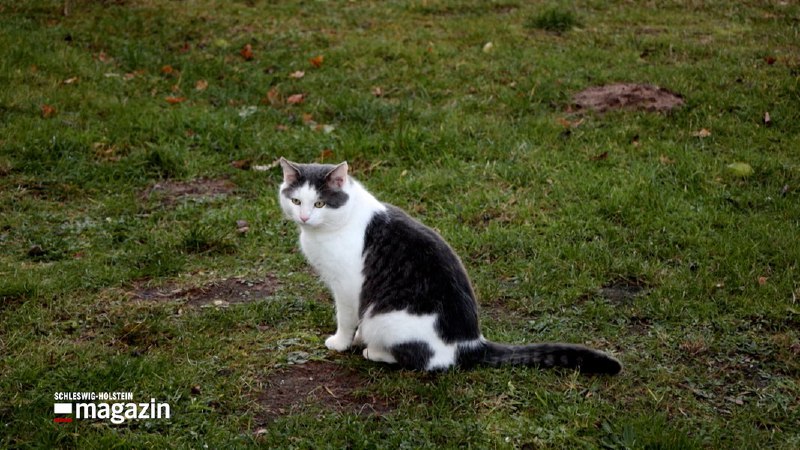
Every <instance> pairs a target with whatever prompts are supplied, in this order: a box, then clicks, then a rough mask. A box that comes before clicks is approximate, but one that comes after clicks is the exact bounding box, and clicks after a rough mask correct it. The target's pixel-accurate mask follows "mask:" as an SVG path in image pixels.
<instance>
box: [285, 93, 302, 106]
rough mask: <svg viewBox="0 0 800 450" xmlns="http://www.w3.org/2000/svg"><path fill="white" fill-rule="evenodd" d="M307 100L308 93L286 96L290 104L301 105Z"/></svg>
mask: <svg viewBox="0 0 800 450" xmlns="http://www.w3.org/2000/svg"><path fill="white" fill-rule="evenodd" d="M305 100H306V94H294V95H290V96H289V97H287V98H286V103H288V104H290V105H299V104H300V103H303V102H304V101H305Z"/></svg>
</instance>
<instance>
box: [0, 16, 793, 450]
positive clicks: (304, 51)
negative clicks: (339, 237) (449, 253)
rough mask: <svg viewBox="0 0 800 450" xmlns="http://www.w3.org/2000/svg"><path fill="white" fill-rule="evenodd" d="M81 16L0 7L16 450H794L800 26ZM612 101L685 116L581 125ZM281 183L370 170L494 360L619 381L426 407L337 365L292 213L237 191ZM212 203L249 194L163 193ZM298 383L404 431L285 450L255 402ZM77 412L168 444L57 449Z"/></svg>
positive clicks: (422, 399) (357, 366)
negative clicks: (214, 302)
mask: <svg viewBox="0 0 800 450" xmlns="http://www.w3.org/2000/svg"><path fill="white" fill-rule="evenodd" d="M70 3H71V4H72V8H71V11H70V15H69V16H67V17H64V16H62V15H61V8H62V2H61V1H55V0H51V1H45V0H36V1H27V2H3V3H0V249H1V250H0V355H2V356H0V421H2V423H1V425H2V429H3V431H2V433H0V446H4V447H19V448H29V447H44V448H47V447H63V448H72V447H74V448H106V447H110V446H119V447H164V446H178V447H192V448H198V447H202V446H203V445H206V444H207V445H208V446H209V447H210V448H219V447H225V446H229V445H238V446H259V445H267V446H272V447H276V448H287V447H299V448H307V447H329V448H341V447H346V446H350V447H357V448H368V447H369V448H372V447H390V448H400V447H405V448H417V447H455V446H459V447H461V446H472V447H478V448H489V447H491V448H512V447H522V448H537V447H561V448H584V447H585V448H596V447H607V448H754V447H764V448H787V449H789V448H797V447H798V446H800V425H798V424H799V423H800V409H798V405H800V383H798V379H800V363H798V360H800V305H798V303H797V300H796V299H797V297H798V296H800V281H799V280H800V278H799V277H800V274H798V261H799V260H800V239H798V236H800V199H799V198H798V192H799V189H800V152H798V149H800V109H798V104H800V47H798V36H800V24H799V23H798V17H800V7H798V6H797V5H795V4H794V3H793V2H775V1H766V0H763V1H751V2H746V4H742V3H735V4H734V2H722V1H708V2H691V1H680V0H676V1H670V2H658V6H657V8H656V6H655V3H646V2H622V1H611V0H609V1H605V0H594V1H590V0H586V1H579V2H576V3H574V4H572V5H571V6H570V9H569V10H565V9H549V8H550V6H549V5H548V4H545V3H540V2H523V1H486V2H485V1H479V0H454V1H436V0H425V1H423V0H409V1H403V2H369V1H359V2H328V1H318V2H289V1H280V2H264V1H248V2H239V1H231V2H210V1H205V0H200V1H194V2H157V1H152V0H140V1H137V0H129V1H119V2H116V1H115V2H95V1H90V0H79V1H73V2H70ZM567 11H568V12H567ZM578 22H579V25H578V27H577V28H575V27H574V25H576V24H578ZM562 24H566V25H563V29H562ZM554 27H555V28H554ZM547 30H555V31H568V32H566V33H560V34H559V33H552V32H548V31H547ZM487 42H492V43H493V47H492V48H491V49H490V51H489V50H487V51H482V49H484V45H485V44H486V43H487ZM245 44H250V45H251V47H252V49H253V54H254V58H253V59H252V60H250V61H247V60H245V58H243V57H242V56H241V55H240V50H241V49H242V48H243V46H244V45H245ZM317 55H323V56H324V61H323V63H322V65H321V67H318V68H316V67H314V66H312V64H311V63H310V62H309V59H310V58H313V57H315V56H317ZM165 66H170V67H171V68H172V71H171V72H170V71H169V70H165V69H164V67H165ZM296 71H304V72H305V75H304V76H303V77H302V78H291V77H290V76H289V75H290V74H291V73H293V72H296ZM168 72H169V73H168ZM201 80H202V81H204V82H206V83H207V88H205V89H197V88H196V87H197V86H198V81H201ZM612 82H636V83H651V84H656V85H659V86H663V87H666V88H668V89H670V90H672V91H675V92H679V93H681V94H682V95H683V97H684V99H685V101H686V105H685V107H683V108H681V109H679V110H676V111H672V112H670V113H668V114H654V113H646V112H639V111H622V112H610V113H607V114H604V115H596V114H585V115H578V114H576V113H573V112H570V110H569V105H570V98H571V96H572V94H574V93H576V92H578V91H580V90H582V89H584V88H586V87H589V86H594V85H600V84H604V83H612ZM201 86H202V83H201ZM376 88H380V94H381V95H379V96H376V95H374V93H375V92H376ZM270 90H272V92H273V94H272V95H271V96H270V95H268V93H269V92H270ZM293 94H305V100H304V102H303V103H301V104H297V105H292V104H289V103H288V102H287V99H288V98H289V97H290V96H291V95H293ZM167 97H179V98H184V99H185V100H184V101H182V102H179V103H176V104H170V103H169V102H167V101H166V98H167ZM270 98H271V100H270ZM43 105H49V106H51V107H53V108H55V112H54V113H48V114H44V113H43V109H42V107H43ZM253 107H254V108H253ZM765 112H769V114H770V117H771V124H770V126H765V124H764V123H763V122H762V119H763V117H764V113H765ZM304 115H307V116H305V117H304ZM308 115H310V116H308ZM45 116H47V117H45ZM580 119H583V121H582V122H581V123H580V124H579V125H578V126H576V127H573V128H570V129H569V130H566V129H565V126H564V125H562V122H563V121H564V120H566V121H570V122H573V123H576V122H578V121H579V120H580ZM309 120H313V122H314V123H316V124H317V125H320V126H314V124H312V123H310V122H309ZM322 125H330V126H332V127H333V129H332V131H331V129H330V128H328V131H330V132H325V130H323V128H322ZM702 128H705V129H708V130H710V131H711V135H710V136H708V137H705V138H701V137H697V136H694V133H696V132H697V131H698V130H700V129H702ZM604 152H608V156H607V158H605V159H598V158H596V157H597V155H600V154H602V153H604ZM279 156H286V157H287V158H290V159H293V160H297V161H321V160H323V159H324V160H325V161H326V162H330V161H339V160H348V161H349V162H350V163H351V165H352V167H353V169H354V174H355V176H356V177H358V178H359V179H360V180H361V181H363V182H364V183H365V184H366V186H367V187H368V188H369V189H370V190H371V191H372V192H374V193H375V194H376V195H377V196H378V197H379V198H381V199H382V200H384V201H388V202H391V203H394V204H396V205H398V206H400V207H403V208H404V209H406V210H408V211H410V212H412V214H413V215H415V216H416V217H418V218H420V219H421V220H423V221H424V222H425V223H427V224H428V225H430V226H432V227H435V228H436V229H438V230H439V231H440V232H441V233H442V235H443V236H444V237H445V238H446V239H447V240H448V241H449V242H450V243H451V244H452V246H453V247H454V248H455V249H456V251H457V252H458V253H459V254H460V255H461V257H462V259H463V260H464V263H465V265H466V266H467V269H468V271H469V273H470V275H471V277H472V279H473V282H474V284H475V287H476V291H477V293H478V296H479V298H480V300H481V303H482V305H483V313H482V318H483V327H484V334H485V335H486V336H487V337H489V338H491V339H494V340H502V341H507V342H515V343H522V342H531V341H542V340H558V341H570V342H582V343H588V344H590V345H593V346H596V347H599V348H603V349H605V350H609V351H612V352H613V353H615V354H616V355H617V356H618V357H619V358H620V359H621V360H622V361H623V363H624V364H625V371H624V372H623V373H622V374H621V375H620V376H618V377H614V378H588V377H581V376H577V375H576V374H572V373H568V372H553V371H536V370H530V369H520V368H508V369H478V370H475V371H472V372H451V373H446V374H442V375H440V376H429V375H425V374H416V373H407V372H402V371H395V370H391V369H389V368H385V367H381V366H377V365H375V364H372V363H368V362H366V361H363V360H362V359H361V358H360V357H359V356H357V355H355V354H332V353H328V352H327V351H326V350H325V349H324V344H323V341H324V338H325V336H326V335H327V334H328V333H330V332H332V331H333V329H334V317H333V307H332V302H331V301H330V299H329V295H328V294H327V292H326V290H325V289H324V287H323V286H322V285H321V284H320V283H319V282H318V281H317V280H316V278H315V277H314V275H313V274H312V273H311V272H310V271H309V270H308V268H307V265H306V263H305V262H304V261H303V258H302V255H301V254H300V253H299V250H298V248H297V242H296V234H297V233H296V230H295V228H294V226H292V225H291V224H288V223H286V222H284V221H283V220H282V218H281V215H280V214H279V208H278V206H277V201H276V200H277V198H276V188H277V185H278V183H279V181H280V173H279V169H276V168H273V169H271V170H269V171H266V172H264V171H256V170H240V169H238V168H236V167H233V166H232V165H231V163H232V162H235V161H242V160H249V161H251V162H252V164H253V165H269V164H270V163H272V162H273V161H274V160H275V159H276V158H277V157H279ZM734 162H744V163H747V164H750V165H751V166H752V167H753V169H754V173H753V174H752V175H751V176H748V177H744V178H741V177H737V176H735V175H733V174H731V173H730V172H729V171H728V169H726V166H727V165H729V164H731V163H734ZM200 178H202V179H212V180H214V179H225V180H228V181H229V182H230V183H232V185H234V186H235V189H233V190H232V191H230V192H228V193H226V194H225V195H202V194H198V195H194V194H192V195H186V196H181V197H178V198H176V199H172V200H170V201H167V200H165V199H164V198H162V197H160V196H158V195H152V196H151V195H148V194H147V193H148V192H150V190H151V189H152V187H153V185H155V184H156V183H159V182H164V181H175V182H179V181H183V182H191V181H192V180H197V179H200ZM237 220H246V221H247V222H248V223H249V228H250V230H249V232H247V233H237V231H236V221H237ZM268 276H274V277H275V279H277V280H278V285H277V288H276V291H275V293H274V294H273V295H271V296H270V297H268V298H266V299H261V300H260V301H257V302H245V303H241V304H232V305H231V306H230V307H228V308H214V307H211V308H199V307H189V306H186V305H184V304H183V302H184V300H181V299H175V298H172V299H171V298H166V299H161V300H152V299H151V300H147V299H144V300H143V299H139V298H137V297H136V296H135V295H134V292H135V291H136V290H137V289H140V287H141V286H142V285H147V286H153V287H156V288H158V287H159V286H161V287H164V286H179V287H181V288H185V289H190V288H192V287H202V286H205V285H207V284H208V283H211V282H213V281H214V280H219V279H223V278H230V277H241V278H245V279H251V280H260V279H264V278H266V277H268ZM626 286H636V287H637V289H640V291H639V293H638V294H637V295H635V296H634V295H618V296H612V295H601V294H599V292H600V290H601V288H603V287H605V288H608V289H612V290H613V289H615V288H616V289H623V294H625V292H624V289H625V287H626ZM603 292H608V291H603ZM287 342H289V343H291V345H288V344H286V345H285V343H287ZM282 343H283V344H282ZM301 351H302V352H305V353H308V354H309V355H310V357H311V358H313V359H326V360H330V361H335V362H336V363H337V364H340V365H342V366H344V367H347V368H351V369H353V370H355V371H356V372H357V373H360V374H363V376H364V378H365V379H368V380H370V382H371V384H369V386H366V387H361V388H363V389H365V390H366V395H367V396H369V395H378V396H381V397H385V398H392V399H394V400H393V401H394V406H395V409H394V410H393V411H391V412H389V413H387V414H385V415H383V416H381V417H377V418H370V417H364V416H359V415H356V414H354V413H348V412H341V411H336V410H331V409H325V408H321V409H320V408H314V407H308V408H301V409H299V410H297V411H295V412H294V413H293V414H291V415H286V416H283V417H279V418H278V419H276V420H275V421H274V422H271V423H268V424H267V423H263V420H262V418H263V411H262V410H261V406H260V405H259V401H258V398H260V396H262V395H264V394H266V395H268V394H269V390H268V387H267V386H265V384H264V383H263V381H264V380H265V379H267V377H268V376H269V375H270V374H272V373H274V372H275V371H276V370H278V369H279V368H280V367H282V366H284V365H285V364H286V362H287V361H290V360H291V355H292V354H293V353H292V352H301ZM295 354H296V353H295ZM198 385H199V386H200V387H201V389H200V391H199V393H198V392H193V391H192V387H193V386H198ZM60 391H97V392H102V391H131V392H133V393H134V396H135V398H136V399H141V398H151V397H153V398H156V399H159V400H163V401H169V402H170V404H171V405H172V409H173V413H174V417H173V418H172V419H171V420H169V421H146V422H136V421H131V422H128V423H126V424H124V425H119V426H117V425H111V424H110V423H108V422H103V421H101V422H96V423H92V422H85V421H78V422H76V423H73V424H69V425H59V424H54V423H53V420H52V419H53V414H52V403H53V393H54V392H60ZM261 428H264V430H261V431H259V430H260V429H261ZM310 430H313V431H310Z"/></svg>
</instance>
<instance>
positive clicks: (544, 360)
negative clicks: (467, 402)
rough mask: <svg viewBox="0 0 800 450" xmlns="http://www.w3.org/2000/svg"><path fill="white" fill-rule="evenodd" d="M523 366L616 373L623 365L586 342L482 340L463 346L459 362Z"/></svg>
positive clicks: (460, 363)
mask: <svg viewBox="0 0 800 450" xmlns="http://www.w3.org/2000/svg"><path fill="white" fill-rule="evenodd" d="M506 364H508V365H521V366H533V367H542V368H551V367H564V368H568V369H578V370H579V371H580V372H583V373H597V374H608V375H615V374H617V373H619V372H620V371H621V370H622V364H621V363H620V362H619V361H617V359H616V358H614V357H613V356H611V355H609V354H608V353H604V352H601V351H599V350H595V349H592V348H589V347H584V346H583V345H577V344H561V343H544V344H529V345H508V344H498V343H496V342H490V341H486V340H481V341H480V343H474V344H472V345H466V346H460V347H459V351H458V365H460V366H463V367H470V366H474V365H488V366H493V367H496V366H501V365H506Z"/></svg>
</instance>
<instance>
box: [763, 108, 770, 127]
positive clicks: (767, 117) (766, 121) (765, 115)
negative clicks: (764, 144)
mask: <svg viewBox="0 0 800 450" xmlns="http://www.w3.org/2000/svg"><path fill="white" fill-rule="evenodd" d="M764 125H766V126H770V125H772V118H771V117H770V116H769V111H767V112H765V113H764Z"/></svg>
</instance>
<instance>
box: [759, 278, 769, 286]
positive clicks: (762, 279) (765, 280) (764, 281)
mask: <svg viewBox="0 0 800 450" xmlns="http://www.w3.org/2000/svg"><path fill="white" fill-rule="evenodd" d="M767 279H768V278H767V277H764V276H761V277H758V285H759V286H763V285H765V284H767Z"/></svg>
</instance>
